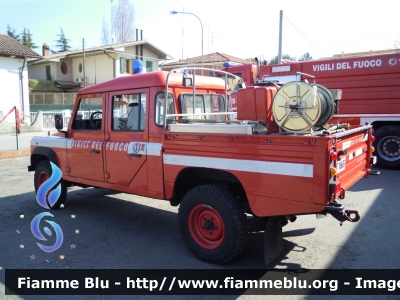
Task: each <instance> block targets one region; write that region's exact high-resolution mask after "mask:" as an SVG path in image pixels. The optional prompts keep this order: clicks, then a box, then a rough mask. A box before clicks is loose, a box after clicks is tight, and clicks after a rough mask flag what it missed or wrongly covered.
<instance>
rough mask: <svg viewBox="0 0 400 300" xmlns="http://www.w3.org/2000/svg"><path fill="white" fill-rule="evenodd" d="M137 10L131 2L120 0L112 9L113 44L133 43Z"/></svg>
mask: <svg viewBox="0 0 400 300" xmlns="http://www.w3.org/2000/svg"><path fill="white" fill-rule="evenodd" d="M134 20H135V9H134V7H133V5H132V4H130V3H129V0H118V4H117V5H116V6H114V7H113V8H112V20H111V26H112V28H111V35H112V40H113V43H125V42H131V41H133V40H134V38H135V33H134V26H133V23H134Z"/></svg>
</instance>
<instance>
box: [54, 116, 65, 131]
mask: <svg viewBox="0 0 400 300" xmlns="http://www.w3.org/2000/svg"><path fill="white" fill-rule="evenodd" d="M54 124H55V126H56V129H57V130H61V129H63V128H64V121H63V115H54Z"/></svg>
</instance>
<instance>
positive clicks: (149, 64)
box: [146, 61, 153, 72]
mask: <svg viewBox="0 0 400 300" xmlns="http://www.w3.org/2000/svg"><path fill="white" fill-rule="evenodd" d="M152 71H153V62H152V61H146V72H152Z"/></svg>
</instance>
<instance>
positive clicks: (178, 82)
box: [79, 71, 225, 94]
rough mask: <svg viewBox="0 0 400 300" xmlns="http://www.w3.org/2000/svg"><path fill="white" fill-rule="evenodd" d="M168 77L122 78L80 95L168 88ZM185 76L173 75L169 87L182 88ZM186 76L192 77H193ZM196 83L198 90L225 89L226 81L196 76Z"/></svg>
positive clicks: (151, 74) (159, 73)
mask: <svg viewBox="0 0 400 300" xmlns="http://www.w3.org/2000/svg"><path fill="white" fill-rule="evenodd" d="M167 75H168V72H165V71H157V72H149V73H140V74H133V75H126V76H121V77H118V78H114V79H111V80H107V81H104V82H102V83H98V84H95V85H91V86H88V87H85V88H82V89H81V90H80V91H79V94H94V93H103V92H110V91H120V90H128V89H138V88H148V87H157V86H161V87H164V86H166V79H167ZM183 76H184V74H182V73H171V74H170V76H169V79H168V87H177V86H182V78H183ZM186 76H190V77H191V75H186ZM195 83H196V88H210V89H225V81H224V80H222V79H220V78H216V77H209V76H199V75H196V78H195Z"/></svg>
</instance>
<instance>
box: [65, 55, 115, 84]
mask: <svg viewBox="0 0 400 300" xmlns="http://www.w3.org/2000/svg"><path fill="white" fill-rule="evenodd" d="M110 56H111V57H113V56H115V55H114V54H113V53H110ZM95 62H96V63H95ZM79 64H82V68H83V59H82V57H79V58H74V59H73V60H72V69H73V73H72V74H73V78H72V81H75V82H77V80H76V78H77V77H82V78H83V69H82V72H79ZM113 64H114V61H113V60H112V59H111V58H109V57H108V56H107V55H105V54H96V56H94V55H90V56H85V76H86V77H88V78H89V81H88V85H91V84H94V83H95V81H96V83H100V82H103V81H106V80H110V79H112V78H113ZM68 72H69V71H68Z"/></svg>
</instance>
